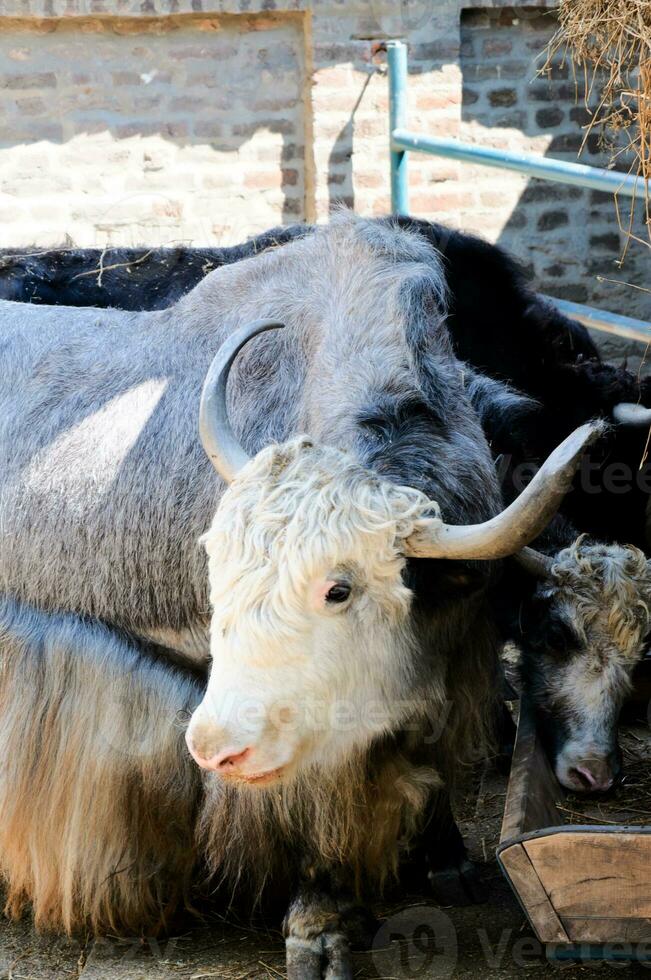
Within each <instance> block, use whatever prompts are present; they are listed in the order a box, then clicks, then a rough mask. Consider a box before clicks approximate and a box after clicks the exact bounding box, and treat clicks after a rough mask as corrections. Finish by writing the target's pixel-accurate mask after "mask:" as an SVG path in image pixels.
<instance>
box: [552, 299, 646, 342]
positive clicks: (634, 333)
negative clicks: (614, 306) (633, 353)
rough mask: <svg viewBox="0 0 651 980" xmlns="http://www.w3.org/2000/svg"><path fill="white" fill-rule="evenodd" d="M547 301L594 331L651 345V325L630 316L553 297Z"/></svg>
mask: <svg viewBox="0 0 651 980" xmlns="http://www.w3.org/2000/svg"><path fill="white" fill-rule="evenodd" d="M547 299H548V300H550V302H552V303H554V305H555V306H557V307H558V309H559V310H560V311H561V313H565V315H566V316H569V317H572V319H574V320H579V321H580V322H581V323H583V324H584V325H585V326H586V327H592V329H593V330H601V331H602V333H612V334H616V335H617V336H618V337H629V338H630V339H631V340H639V341H641V343H643V344H648V343H651V323H645V322H644V321H643V320H634V319H632V317H630V316H621V315H620V314H619V313H608V312H607V311H606V310H596V309H594V307H592V306H584V305H583V303H570V302H569V300H566V299H555V298H554V297H553V296H547Z"/></svg>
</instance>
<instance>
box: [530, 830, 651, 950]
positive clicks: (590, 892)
mask: <svg viewBox="0 0 651 980" xmlns="http://www.w3.org/2000/svg"><path fill="white" fill-rule="evenodd" d="M523 846H524V848H525V850H526V852H527V855H528V856H529V859H530V860H531V863H532V865H533V867H534V868H535V869H536V872H537V874H538V877H539V879H540V882H541V884H542V887H543V888H544V890H545V892H546V893H547V895H548V896H549V899H550V902H551V903H552V905H553V907H554V909H555V910H556V912H557V913H558V915H559V916H560V917H561V919H568V920H569V919H570V918H578V919H593V920H598V919H612V918H613V917H617V918H619V919H629V918H630V919H646V918H651V887H649V882H650V881H651V834H643V833H639V832H638V833H634V832H631V833H628V832H622V831H619V830H617V831H609V830H605V831H602V832H596V831H577V832H573V833H563V832H560V833H556V834H553V835H550V836H546V837H539V838H535V839H531V840H527V841H525V842H524V845H523ZM592 938H593V940H594V941H595V942H600V941H601V939H602V937H600V936H598V935H595V936H594V937H592Z"/></svg>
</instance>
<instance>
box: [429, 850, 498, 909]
mask: <svg viewBox="0 0 651 980" xmlns="http://www.w3.org/2000/svg"><path fill="white" fill-rule="evenodd" d="M427 877H428V879H429V883H430V887H431V889H432V895H433V897H434V899H435V901H436V902H437V903H438V904H439V905H483V903H484V902H487V901H488V889H487V888H486V885H485V884H484V882H483V881H482V880H481V877H480V875H479V871H478V870H477V866H476V865H475V864H474V863H473V862H472V861H469V860H468V859H467V858H466V859H465V860H463V861H462V862H461V864H459V865H458V866H457V867H454V868H442V869H441V870H440V871H430V872H429V874H428V876H427Z"/></svg>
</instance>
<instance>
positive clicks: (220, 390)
mask: <svg viewBox="0 0 651 980" xmlns="http://www.w3.org/2000/svg"><path fill="white" fill-rule="evenodd" d="M284 326H285V324H284V323H278V321H277V320H254V322H253V323H247V325H246V326H245V327H241V328H240V329H239V330H236V331H235V332H234V333H232V334H231V335H230V337H227V338H226V340H225V341H224V343H223V344H222V345H221V347H220V348H219V350H218V351H217V353H216V354H215V356H214V358H213V362H212V364H211V365H210V367H209V369H208V374H207V375H206V380H205V381H204V384H203V391H202V392H201V405H200V407H199V437H200V439H201V444H202V445H203V448H204V449H205V450H206V455H207V456H208V459H209V460H210V461H211V463H212V465H213V466H214V467H215V469H216V470H217V472H218V473H219V475H220V476H221V477H222V479H223V480H225V481H226V483H230V482H231V480H232V479H233V478H234V477H235V476H237V474H238V472H239V470H241V469H242V467H243V466H245V465H246V464H247V463H248V461H249V456H248V455H247V454H246V453H245V452H244V450H243V449H242V447H241V445H240V444H239V442H238V440H237V439H236V437H235V433H234V432H233V430H232V428H231V424H230V422H229V421H228V410H227V408H226V382H227V381H228V374H229V372H230V369H231V366H232V364H233V361H234V360H235V358H236V357H237V355H238V354H239V352H240V350H241V349H242V347H244V345H245V344H246V343H247V341H249V340H251V338H252V337H256V336H257V335H258V334H259V333H264V331H265V330H275V329H276V328H277V327H284Z"/></svg>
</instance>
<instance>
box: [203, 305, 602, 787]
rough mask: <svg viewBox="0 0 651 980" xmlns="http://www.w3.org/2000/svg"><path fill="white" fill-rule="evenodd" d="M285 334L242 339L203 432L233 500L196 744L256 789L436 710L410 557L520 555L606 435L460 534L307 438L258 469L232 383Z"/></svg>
mask: <svg viewBox="0 0 651 980" xmlns="http://www.w3.org/2000/svg"><path fill="white" fill-rule="evenodd" d="M275 326H281V325H280V324H276V323H271V322H266V321H263V322H260V323H255V324H251V325H249V326H248V327H245V328H243V329H241V330H239V331H238V332H236V333H234V334H233V335H232V336H231V337H230V338H229V339H228V340H227V341H226V342H225V343H224V344H223V345H222V348H221V349H220V351H219V352H218V354H217V356H216V357H215V360H214V361H213V364H212V366H211V369H210V371H209V373H208V376H207V378H206V382H205V385H204V391H203V395H202V402H201V412H200V433H201V437H202V441H203V445H204V448H205V449H206V452H207V454H208V456H209V457H210V459H211V460H212V462H213V464H214V466H215V468H216V469H217V471H218V473H219V474H220V476H221V477H222V478H223V479H224V480H225V482H226V483H227V484H228V488H227V489H226V491H225V492H224V494H223V496H222V498H221V500H220V503H219V507H218V509H217V513H216V515H215V517H214V520H213V523H212V526H211V528H210V530H209V531H208V533H207V534H206V535H205V537H204V543H205V546H206V548H207V552H208V559H209V581H210V598H211V604H212V610H213V612H212V622H211V655H212V665H211V672H210V677H209V682H208V687H207V690H206V693H205V696H204V698H203V701H202V702H201V704H200V705H199V706H198V707H197V709H196V710H195V712H194V714H193V716H192V718H191V720H190V724H189V727H188V731H187V743H188V747H189V749H190V751H191V753H192V755H193V757H194V758H195V760H196V761H197V762H198V763H199V765H201V766H202V767H203V768H205V769H209V770H213V771H215V772H217V773H219V774H220V775H221V776H223V777H224V778H227V779H231V780H237V781H239V782H245V783H249V784H256V785H257V786H265V785H270V784H273V783H275V782H276V781H277V780H279V779H285V780H287V779H290V778H292V776H294V775H296V774H297V773H298V772H300V771H305V769H306V767H308V766H313V765H315V764H316V765H320V766H328V767H329V766H331V765H338V764H341V763H342V762H343V761H345V760H346V759H347V758H351V757H352V756H353V754H354V753H355V752H359V751H363V750H364V749H365V748H366V747H367V746H368V745H369V743H370V742H371V740H372V739H374V738H377V737H380V736H382V735H386V734H390V733H395V732H396V731H397V730H399V729H400V728H401V727H402V726H403V725H404V723H405V722H406V721H407V720H409V719H413V718H414V717H415V716H416V717H417V716H418V715H419V713H421V712H423V711H431V710H432V704H431V703H429V704H427V705H423V704H422V700H421V699H422V691H423V690H425V689H426V688H425V685H424V684H423V679H422V677H419V672H418V669H417V668H418V663H419V650H418V640H417V637H416V635H415V631H414V630H412V616H411V610H412V601H413V594H412V592H411V591H410V589H409V588H408V587H407V586H406V584H405V580H404V578H403V572H404V569H405V564H406V560H407V558H408V557H417V558H445V559H464V560H467V559H494V558H501V557H504V556H506V555H509V554H513V553H514V552H517V551H519V550H520V549H521V548H522V547H523V546H524V544H525V543H526V542H528V541H530V540H531V539H532V538H533V537H534V536H535V535H536V534H537V533H539V531H540V530H541V528H542V527H543V526H544V525H545V524H546V523H547V521H548V520H549V519H550V517H551V516H552V514H553V513H554V511H555V509H556V508H557V506H558V503H559V502H560V500H561V499H562V496H563V494H564V492H565V491H566V490H567V489H568V486H569V483H570V481H571V477H572V474H573V472H574V470H575V466H576V461H577V459H578V457H579V455H580V452H581V451H582V449H583V447H584V446H585V444H586V443H587V442H588V441H590V440H591V439H592V438H593V437H594V435H595V432H596V430H595V429H594V428H593V427H591V426H585V427H584V428H583V429H582V430H577V433H575V434H574V435H573V436H571V437H569V439H568V440H566V442H565V443H563V444H562V445H561V446H560V447H559V448H558V449H557V450H556V451H555V453H553V454H552V456H551V457H550V459H549V460H548V461H547V463H546V464H545V465H544V466H543V467H542V469H541V470H540V471H539V473H538V474H537V476H536V477H535V479H534V480H533V481H532V483H531V484H530V485H529V487H528V488H527V489H526V490H525V491H524V492H523V494H521V496H520V497H519V498H518V499H517V500H516V501H515V502H514V503H513V504H511V506H510V507H508V508H507V509H506V510H504V511H502V513H500V514H498V515H497V516H495V517H493V518H492V519H491V520H489V521H487V522H485V523H483V524H478V525H468V526H450V525H447V524H445V523H444V522H443V521H442V519H441V517H440V512H439V507H438V505H437V503H435V502H433V501H431V500H429V499H428V498H427V496H425V495H424V494H423V493H421V492H420V491H418V490H416V489H414V488H411V487H404V486H397V485H395V484H393V483H391V482H389V481H387V480H384V479H382V478H381V477H379V476H378V474H376V473H374V472H372V471H371V470H369V469H367V468H365V467H364V466H362V465H361V464H360V463H359V462H358V461H357V460H356V459H355V458H354V457H353V456H351V455H349V454H347V453H344V452H342V451H340V450H338V449H335V448H333V447H329V446H323V445H314V444H313V443H312V441H311V440H310V439H309V438H307V437H299V438H295V439H292V440H290V441H288V442H285V443H283V444H281V445H275V446H270V447H267V448H266V449H263V450H262V451H261V452H260V453H258V454H257V455H256V456H255V457H254V458H253V459H249V458H248V456H247V455H246V453H245V452H244V450H243V449H242V447H241V445H240V444H239V443H238V441H237V439H236V438H235V435H234V433H233V431H232V429H231V427H230V423H229V420H228V415H227V409H226V395H225V392H226V380H227V376H228V372H229V370H230V367H231V364H232V362H233V360H234V359H235V357H236V355H237V352H238V351H239V349H240V348H241V347H242V346H243V345H244V344H245V343H246V341H247V340H248V339H249V338H250V337H252V336H255V335H256V334H257V333H260V332H261V331H262V330H266V329H269V328H271V327H275ZM444 698H445V692H441V701H442V702H443V700H444Z"/></svg>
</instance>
